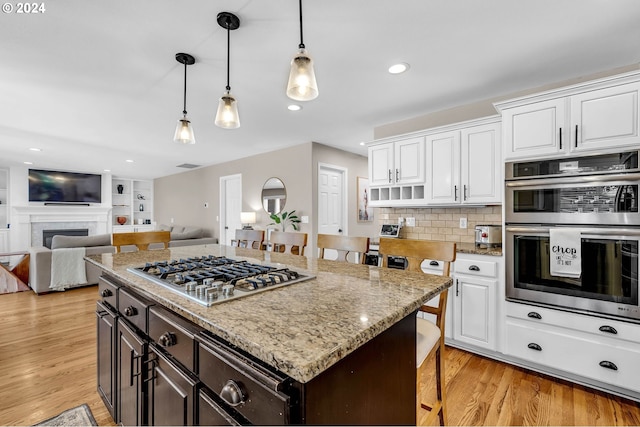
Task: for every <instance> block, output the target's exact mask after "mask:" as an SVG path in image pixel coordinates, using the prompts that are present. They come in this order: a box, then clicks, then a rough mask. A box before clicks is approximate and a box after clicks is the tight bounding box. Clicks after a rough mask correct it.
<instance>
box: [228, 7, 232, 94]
mask: <svg viewBox="0 0 640 427" xmlns="http://www.w3.org/2000/svg"><path fill="white" fill-rule="evenodd" d="M229 21H230V18H227V91H230V90H231V86H230V85H229V62H230V61H229V55H230V53H229V52H230V50H231V42H230V40H231V36H230V35H229V32H230V31H231V30H230V29H229V27H230V26H231V22H229Z"/></svg>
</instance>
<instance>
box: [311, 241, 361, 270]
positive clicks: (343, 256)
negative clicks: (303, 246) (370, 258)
mask: <svg viewBox="0 0 640 427" xmlns="http://www.w3.org/2000/svg"><path fill="white" fill-rule="evenodd" d="M317 246H318V249H319V250H320V251H319V253H318V258H324V250H325V249H335V250H336V251H338V258H337V259H336V261H344V262H348V261H347V256H348V255H349V253H351V252H357V253H358V258H357V263H358V264H364V259H365V256H366V254H367V252H369V238H368V237H349V236H339V235H336V234H318V243H317Z"/></svg>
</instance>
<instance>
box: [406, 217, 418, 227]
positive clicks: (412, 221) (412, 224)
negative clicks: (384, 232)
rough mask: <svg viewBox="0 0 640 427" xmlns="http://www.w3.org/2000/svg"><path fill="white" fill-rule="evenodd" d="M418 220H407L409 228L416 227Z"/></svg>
mask: <svg viewBox="0 0 640 427" xmlns="http://www.w3.org/2000/svg"><path fill="white" fill-rule="evenodd" d="M415 226H416V219H415V218H407V227H415Z"/></svg>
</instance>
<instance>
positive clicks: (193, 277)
mask: <svg viewBox="0 0 640 427" xmlns="http://www.w3.org/2000/svg"><path fill="white" fill-rule="evenodd" d="M127 271H130V272H131V273H134V274H136V275H138V276H140V277H142V278H144V279H146V280H149V281H151V282H153V283H156V284H158V285H160V286H163V287H165V288H167V289H170V290H172V291H174V292H177V293H179V294H181V295H183V296H185V297H187V298H189V299H191V300H193V301H196V302H198V303H200V304H203V305H206V306H211V305H213V304H218V303H222V302H226V301H230V300H232V299H236V298H242V297H245V296H249V295H254V294H256V293H258V292H261V291H266V290H270V289H274V288H279V287H282V286H287V285H292V284H294V283H298V282H301V281H304V280H309V279H313V276H309V275H303V274H300V273H298V272H296V271H293V270H291V269H289V268H286V267H284V266H278V265H272V264H256V263H251V262H248V261H238V260H233V259H230V258H226V257H216V256H213V255H205V256H202V257H194V258H186V259H180V260H170V261H159V262H154V263H147V264H146V265H145V266H144V267H132V268H128V269H127Z"/></svg>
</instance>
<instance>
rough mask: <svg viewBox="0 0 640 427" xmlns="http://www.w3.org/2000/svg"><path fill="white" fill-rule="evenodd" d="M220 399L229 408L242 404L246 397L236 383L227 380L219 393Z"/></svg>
mask: <svg viewBox="0 0 640 427" xmlns="http://www.w3.org/2000/svg"><path fill="white" fill-rule="evenodd" d="M220 397H221V398H222V400H224V401H225V402H226V403H227V404H229V405H230V406H238V405H241V404H243V403H244V400H245V397H246V396H245V394H244V392H243V391H242V388H241V387H240V385H239V384H238V383H236V382H235V381H233V380H228V381H227V383H226V384H225V385H224V387H222V391H220Z"/></svg>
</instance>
